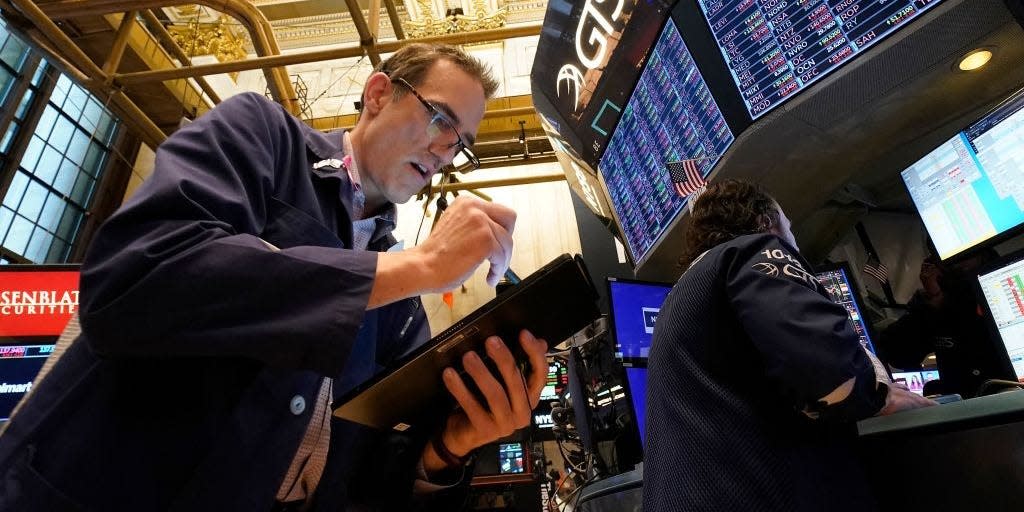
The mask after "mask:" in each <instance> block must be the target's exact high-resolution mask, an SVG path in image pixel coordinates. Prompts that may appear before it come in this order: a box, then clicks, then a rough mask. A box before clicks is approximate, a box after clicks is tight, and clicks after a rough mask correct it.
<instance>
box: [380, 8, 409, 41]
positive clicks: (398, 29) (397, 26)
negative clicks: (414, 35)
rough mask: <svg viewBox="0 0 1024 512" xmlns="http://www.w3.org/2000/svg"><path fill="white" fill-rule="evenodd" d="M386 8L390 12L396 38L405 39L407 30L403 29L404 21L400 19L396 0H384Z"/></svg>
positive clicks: (389, 17) (389, 16) (389, 15)
mask: <svg viewBox="0 0 1024 512" xmlns="http://www.w3.org/2000/svg"><path fill="white" fill-rule="evenodd" d="M384 8H386V9H387V10H388V19H390V20H391V28H393V29H394V30H395V37H396V38H398V39H405V29H403V28H402V19H401V18H399V17H398V8H397V7H395V0H384Z"/></svg>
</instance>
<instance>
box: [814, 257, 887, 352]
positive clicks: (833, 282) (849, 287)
mask: <svg viewBox="0 0 1024 512" xmlns="http://www.w3.org/2000/svg"><path fill="white" fill-rule="evenodd" d="M814 277H817V278H818V282H819V283H821V286H822V287H823V288H825V292H826V293H827V294H828V297H829V298H830V299H832V302H835V303H836V304H839V305H840V306H842V307H844V308H846V313H847V314H848V315H850V323H852V324H853V330H854V331H856V332H857V337H858V338H860V344H861V345H863V346H864V347H866V348H867V349H868V350H870V351H871V353H872V354H873V353H875V346H874V345H873V344H872V343H871V335H870V334H868V326H867V324H865V323H864V316H863V315H862V314H861V312H860V304H858V302H859V301H858V299H857V293H856V292H855V291H854V289H853V283H851V282H850V278H849V276H847V274H846V269H845V268H842V267H840V268H836V269H831V270H825V271H822V272H818V273H816V274H814Z"/></svg>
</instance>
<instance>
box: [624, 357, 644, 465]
mask: <svg viewBox="0 0 1024 512" xmlns="http://www.w3.org/2000/svg"><path fill="white" fill-rule="evenodd" d="M625 370H626V382H627V383H629V399H630V401H631V402H633V417H634V418H636V426H637V429H638V430H639V431H640V443H641V446H646V445H645V443H646V442H647V438H646V437H645V436H646V435H647V434H646V433H647V430H646V429H645V428H644V425H645V421H646V419H647V416H646V414H647V368H645V367H639V366H631V367H627V368H625Z"/></svg>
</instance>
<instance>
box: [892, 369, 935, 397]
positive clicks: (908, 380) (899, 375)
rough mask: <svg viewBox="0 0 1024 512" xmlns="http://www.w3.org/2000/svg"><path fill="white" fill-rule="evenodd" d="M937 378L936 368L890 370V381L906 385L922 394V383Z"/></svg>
mask: <svg viewBox="0 0 1024 512" xmlns="http://www.w3.org/2000/svg"><path fill="white" fill-rule="evenodd" d="M938 379H939V371H938V370H921V371H919V372H892V381H893V382H895V383H897V384H903V385H904V386H907V389H909V390H910V391H912V392H914V393H917V394H918V395H921V396H924V385H925V384H927V383H929V382H930V381H933V380H938Z"/></svg>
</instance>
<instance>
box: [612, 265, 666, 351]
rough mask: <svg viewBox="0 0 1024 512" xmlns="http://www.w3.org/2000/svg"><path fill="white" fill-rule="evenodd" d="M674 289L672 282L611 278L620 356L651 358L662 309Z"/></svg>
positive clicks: (613, 323)
mask: <svg viewBox="0 0 1024 512" xmlns="http://www.w3.org/2000/svg"><path fill="white" fill-rule="evenodd" d="M670 291H672V285H671V284H668V283H656V282H649V281H635V280H632V279H618V278H614V277H610V278H608V298H609V301H610V303H611V322H612V332H614V334H615V356H616V357H618V358H620V359H622V360H623V361H624V362H626V363H628V362H630V361H631V360H634V359H644V360H646V359H647V355H648V353H649V352H650V350H651V336H652V335H653V334H654V325H655V322H657V320H658V312H659V311H661V305H662V303H664V302H665V297H667V296H668V293H669V292H670Z"/></svg>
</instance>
